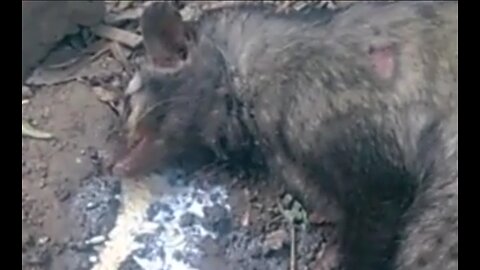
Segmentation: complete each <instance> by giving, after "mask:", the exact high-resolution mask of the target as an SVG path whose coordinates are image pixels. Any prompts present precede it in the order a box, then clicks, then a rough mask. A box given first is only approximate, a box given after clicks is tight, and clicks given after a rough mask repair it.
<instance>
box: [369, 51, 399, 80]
mask: <svg viewBox="0 0 480 270" xmlns="http://www.w3.org/2000/svg"><path fill="white" fill-rule="evenodd" d="M369 54H370V55H369V56H370V61H371V63H372V66H373V71H374V72H375V74H376V75H377V76H379V77H380V78H382V79H386V80H388V79H391V78H392V77H393V75H394V72H395V49H394V46H393V45H392V44H390V45H386V46H380V47H371V48H370V50H369Z"/></svg>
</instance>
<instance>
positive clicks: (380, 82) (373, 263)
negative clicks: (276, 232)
mask: <svg viewBox="0 0 480 270" xmlns="http://www.w3.org/2000/svg"><path fill="white" fill-rule="evenodd" d="M457 10H458V4H456V3H453V2H443V3H440V2H437V3H427V2H397V3H369V4H366V3H365V4H364V3H362V4H355V5H352V6H351V7H348V8H346V9H344V10H339V11H336V12H329V11H311V12H309V13H291V14H289V15H279V14H272V13H271V12H269V11H268V10H267V9H265V8H261V7H254V8H251V7H248V6H243V7H238V8H230V9H225V10H217V11H214V12H211V13H207V14H205V16H204V17H203V18H202V19H201V21H200V23H199V24H198V25H193V24H187V23H183V22H181V19H180V17H179V16H178V14H177V13H176V11H174V9H173V8H171V7H170V6H168V5H166V4H154V5H153V6H151V7H150V8H147V9H146V11H145V13H144V15H143V17H142V24H143V29H144V33H143V34H144V37H145V43H146V48H147V52H148V53H149V56H150V57H151V59H152V62H153V68H149V69H148V68H147V69H146V70H144V71H143V72H142V73H141V74H142V75H141V76H140V80H139V81H140V82H141V83H140V84H139V87H137V88H138V89H134V90H135V91H131V92H134V93H133V94H131V96H130V98H131V104H132V106H133V107H132V108H136V109H138V110H140V111H141V112H143V114H145V115H146V117H139V115H143V114H142V113H140V114H138V113H137V114H135V113H134V114H131V115H130V119H129V125H128V128H129V129H130V130H131V131H134V133H135V132H136V134H137V135H138V134H140V135H139V136H140V137H141V136H142V135H144V134H146V133H149V134H152V135H151V137H152V138H155V139H153V140H154V141H155V142H156V144H155V146H151V147H150V148H149V149H155V150H153V151H151V152H154V153H155V159H150V160H155V161H156V162H158V163H156V165H160V167H161V165H164V166H166V165H165V164H166V163H165V162H163V161H164V160H167V159H169V158H171V157H175V156H176V155H177V154H178V153H184V152H188V150H189V149H191V147H192V146H202V147H206V148H207V149H211V150H212V151H213V152H214V153H216V154H217V156H221V157H223V156H225V157H226V158H227V160H230V161H231V162H232V163H235V164H241V165H242V166H247V165H245V164H246V163H244V161H253V162H250V163H249V164H248V166H250V165H251V164H252V163H253V164H258V165H260V166H263V167H264V168H266V169H268V173H269V174H270V176H271V177H272V179H273V178H275V179H280V180H282V181H283V182H284V183H285V184H286V185H287V186H288V188H289V189H290V190H291V191H292V192H294V193H295V194H296V195H297V196H298V197H299V198H300V199H301V200H302V201H303V202H304V203H305V204H306V205H307V206H308V207H309V208H310V209H312V210H313V211H318V212H322V213H332V216H330V217H329V218H334V219H339V221H340V222H341V224H342V237H343V238H342V239H343V240H342V241H343V242H342V251H343V254H344V258H343V265H344V266H345V268H346V269H348V270H367V269H368V270H371V269H396V270H413V269H425V270H455V269H458V257H457V256H458V255H457V254H458V154H457V152H458V143H457V140H458V124H457V118H458V105H457V103H458V102H457V101H458V98H457V97H458V86H457V74H458V66H457V65H458V64H457V61H458V60H457V52H458V47H457V46H458V45H457V44H458V12H457ZM153 107H155V108H156V109H155V110H153V111H152V112H149V113H146V112H147V111H149V110H150V109H151V108H153ZM144 158H145V157H144ZM148 158H150V157H148ZM139 164H140V163H139V162H137V163H135V161H134V160H128V162H126V161H125V160H124V161H122V162H119V163H118V164H117V166H116V171H118V172H121V173H126V174H134V173H139V172H141V171H142V170H143V171H142V172H147V168H146V167H144V168H140V167H139V166H138V165H139ZM142 164H145V162H142ZM149 168H150V167H149ZM337 208H338V209H340V210H341V213H342V215H341V216H335V215H334V214H335V213H336V211H334V209H337Z"/></svg>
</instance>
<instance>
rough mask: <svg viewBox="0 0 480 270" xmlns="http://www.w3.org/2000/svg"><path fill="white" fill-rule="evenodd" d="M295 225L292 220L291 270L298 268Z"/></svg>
mask: <svg viewBox="0 0 480 270" xmlns="http://www.w3.org/2000/svg"><path fill="white" fill-rule="evenodd" d="M296 251H297V249H296V247H295V226H294V224H293V222H290V270H296V269H297V265H296V259H295V258H296Z"/></svg>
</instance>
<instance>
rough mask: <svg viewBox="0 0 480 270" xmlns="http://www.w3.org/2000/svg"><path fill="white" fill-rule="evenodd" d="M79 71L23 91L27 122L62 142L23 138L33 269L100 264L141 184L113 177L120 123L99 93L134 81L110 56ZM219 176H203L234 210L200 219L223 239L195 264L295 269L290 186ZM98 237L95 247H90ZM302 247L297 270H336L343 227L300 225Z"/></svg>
mask: <svg viewBox="0 0 480 270" xmlns="http://www.w3.org/2000/svg"><path fill="white" fill-rule="evenodd" d="M51 57H52V58H54V55H53V56H51ZM47 63H48V60H47ZM79 72H81V73H82V74H83V75H82V76H76V78H75V79H66V80H64V81H56V82H54V83H52V82H50V83H45V82H43V83H31V84H30V85H29V86H26V87H24V89H23V91H22V92H23V93H22V95H23V98H24V99H26V100H28V103H26V104H24V105H22V110H23V111H22V118H23V119H24V120H27V121H29V122H30V123H32V125H34V126H35V127H37V128H39V129H41V130H43V131H48V132H49V133H51V134H53V135H54V136H55V138H54V139H51V140H40V139H35V138H29V137H23V138H22V269H25V270H29V269H32V270H33V269H51V270H69V269H72V270H77V269H92V268H94V267H96V265H97V264H99V262H98V261H99V258H100V257H101V255H100V254H101V252H102V250H103V249H104V248H105V246H106V245H107V244H108V243H106V242H107V241H106V240H105V239H104V238H106V237H107V235H108V234H109V233H110V232H111V231H112V229H113V228H114V227H115V226H119V225H115V224H116V222H118V216H119V209H120V208H121V207H122V204H125V203H126V201H125V200H122V198H123V197H122V193H125V188H124V186H125V181H133V180H131V179H116V178H114V177H112V176H111V175H109V172H108V169H107V166H108V165H109V164H110V162H111V160H112V153H113V149H114V147H115V143H114V140H112V139H111V138H112V136H111V135H112V134H114V133H115V125H116V123H117V121H118V119H117V117H116V114H115V113H114V111H113V110H112V109H111V108H110V107H109V106H108V105H107V104H106V103H105V102H101V101H100V100H99V95H98V93H95V91H92V88H93V86H95V85H96V84H98V83H97V82H98V81H101V82H103V83H108V84H109V85H114V86H115V87H117V88H119V89H121V88H124V87H125V85H126V83H127V82H128V80H129V79H130V77H129V76H130V75H128V74H127V73H126V72H125V71H124V70H123V68H122V65H121V63H120V62H119V61H117V60H116V59H115V58H114V57H112V55H111V54H108V53H106V54H103V55H101V56H100V57H97V58H96V59H95V60H92V61H91V62H90V63H89V64H88V65H86V66H84V67H83V69H82V70H81V71H79ZM80 77H82V79H80ZM218 175H223V177H215V180H212V179H213V178H211V177H210V178H209V177H208V176H207V174H205V177H203V178H204V179H207V182H208V180H209V179H210V180H211V181H213V182H215V183H216V184H220V185H223V186H225V187H227V192H228V194H229V197H228V203H229V205H230V206H231V211H230V212H229V211H226V210H225V209H223V208H222V207H217V208H215V207H213V208H212V209H210V210H208V209H204V212H205V217H204V218H203V219H204V221H200V222H203V223H205V224H204V225H205V226H207V227H210V228H211V229H212V231H215V232H216V233H217V234H218V237H217V238H216V239H212V238H209V237H206V238H204V239H202V242H201V244H200V245H201V247H202V250H203V251H204V254H202V256H200V258H196V259H194V260H193V259H192V260H191V264H192V265H195V266H196V267H197V268H198V269H205V270H206V269H249V270H253V269H262V270H263V269H265V270H268V269H272V270H273V269H291V268H290V267H291V265H290V264H291V248H292V245H291V241H292V235H291V225H290V223H289V222H287V220H286V219H285V216H284V215H282V213H281V211H280V209H279V207H278V203H277V202H278V201H279V200H280V199H281V198H282V196H283V191H282V189H281V187H279V186H278V184H275V183H269V182H265V181H260V180H259V181H253V180H251V179H250V180H248V179H238V177H234V176H230V175H228V176H227V175H225V174H223V173H219V174H218ZM128 184H130V183H128ZM163 192H164V193H165V191H163ZM160 193H162V192H159V194H160ZM260 194H261V195H260ZM290 204H291V203H290ZM147 212H148V211H147ZM107 238H108V237H107ZM93 239H96V242H97V243H96V244H91V242H94V241H93ZM293 240H294V242H295V244H294V245H293V247H295V262H296V265H297V269H299V270H303V269H333V268H332V267H330V266H329V265H330V264H333V261H334V258H335V254H330V250H332V247H334V246H335V239H334V227H332V226H327V225H322V226H313V225H311V226H300V225H298V226H296V230H295V236H294V237H293ZM89 241H90V244H88V242H89ZM104 242H105V243H104ZM136 252H138V250H137V251H136ZM132 254H134V253H131V254H130V255H128V256H126V257H125V258H123V259H121V261H122V262H121V265H120V266H119V267H117V268H115V267H113V266H107V267H104V268H102V269H123V270H127V269H145V268H142V267H140V266H139V265H138V263H135V261H134V260H133V259H132V256H133V255H132ZM331 261H332V262H331ZM100 268H101V267H100ZM100 268H99V267H97V269H100ZM157 269H163V268H157Z"/></svg>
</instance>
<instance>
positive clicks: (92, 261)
mask: <svg viewBox="0 0 480 270" xmlns="http://www.w3.org/2000/svg"><path fill="white" fill-rule="evenodd" d="M88 261H89V262H91V263H96V262H97V261H98V258H97V256H94V255H92V256H90V257H88Z"/></svg>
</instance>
